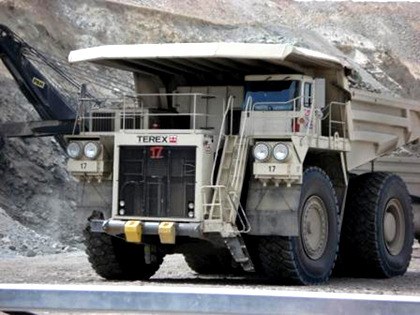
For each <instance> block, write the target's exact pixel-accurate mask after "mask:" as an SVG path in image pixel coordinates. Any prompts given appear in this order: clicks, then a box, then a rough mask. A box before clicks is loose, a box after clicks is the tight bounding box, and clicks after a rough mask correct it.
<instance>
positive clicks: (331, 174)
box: [66, 43, 420, 284]
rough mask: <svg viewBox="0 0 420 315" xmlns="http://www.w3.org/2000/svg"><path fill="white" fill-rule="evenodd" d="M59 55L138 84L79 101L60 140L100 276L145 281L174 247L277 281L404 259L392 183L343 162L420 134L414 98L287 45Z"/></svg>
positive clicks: (376, 272) (215, 266)
mask: <svg viewBox="0 0 420 315" xmlns="http://www.w3.org/2000/svg"><path fill="white" fill-rule="evenodd" d="M69 61H70V62H82V61H89V62H94V63H98V64H102V65H107V66H111V67H116V68H119V69H124V70H127V71H131V72H133V76H134V82H135V91H134V93H133V94H132V95H124V96H122V97H121V98H120V99H109V100H108V102H109V103H110V106H107V107H106V108H101V109H94V108H93V109H91V110H88V108H89V107H90V105H89V104H90V103H91V100H90V99H89V98H87V97H84V98H81V99H80V110H79V113H80V116H79V117H77V119H76V121H77V123H78V124H79V129H80V134H78V135H74V136H67V138H66V139H67V141H68V150H67V151H68V154H69V156H70V159H69V162H68V170H69V171H70V172H71V173H72V174H73V175H74V176H75V177H76V178H78V179H79V180H80V181H83V182H85V183H87V185H86V189H88V193H87V194H86V195H87V197H88V198H87V199H86V200H85V205H83V206H86V207H90V208H92V209H94V210H95V211H93V213H92V216H91V217H90V219H89V224H88V226H87V228H86V230H85V236H86V245H87V253H88V256H89V260H90V262H91V264H92V266H93V268H94V269H95V270H96V272H97V273H98V274H99V275H101V276H102V277H104V278H107V279H132V280H136V279H148V278H149V277H151V276H152V275H153V274H154V273H155V272H156V271H157V270H158V268H159V266H160V264H161V263H162V261H163V257H164V255H166V254H171V253H175V252H180V253H183V254H184V256H185V258H186V261H187V263H188V264H189V266H190V267H191V268H192V269H193V270H195V271H196V272H198V273H237V272H240V273H244V272H245V273H248V272H257V273H258V274H261V275H264V276H265V277H267V279H269V280H270V281H275V282H279V283H295V284H316V283H322V282H325V281H327V280H328V279H329V277H330V276H331V274H332V271H333V269H334V268H335V269H336V270H337V271H340V272H345V273H351V274H363V275H367V276H375V277H392V276H395V275H401V274H403V273H404V272H405V271H406V269H407V267H408V264H409V262H410V258H411V250H412V243H413V233H414V232H413V223H412V222H413V215H412V208H411V199H410V195H409V193H408V191H407V188H406V187H405V184H404V182H403V181H402V180H401V179H400V178H399V177H398V176H396V175H394V174H391V173H386V172H368V173H365V174H363V175H359V176H357V175H356V172H355V170H356V169H357V168H358V167H360V166H361V165H364V164H366V163H368V162H371V161H373V160H375V159H376V158H378V157H379V156H382V155H384V154H387V153H389V152H392V151H393V150H395V149H396V148H398V147H400V146H402V145H403V144H406V143H409V142H412V141H415V140H417V139H418V138H419V135H420V106H419V104H418V103H416V102H414V101H410V100H405V99H399V98H395V97H390V96H385V95H383V94H374V93H370V92H366V91H362V90H357V89H354V88H352V87H351V86H350V85H351V84H350V82H351V81H352V80H351V79H352V75H353V74H354V72H353V71H352V69H351V68H350V67H349V66H347V65H345V64H343V62H341V61H340V60H339V59H337V58H335V57H332V56H328V55H325V54H322V53H319V52H315V51H311V50H307V49H303V48H299V47H293V46H290V45H278V44H244V43H200V44H144V45H114V46H101V47H93V48H88V49H81V50H76V51H72V52H71V53H70V56H69ZM81 126H88V127H87V128H81ZM337 257H338V258H337Z"/></svg>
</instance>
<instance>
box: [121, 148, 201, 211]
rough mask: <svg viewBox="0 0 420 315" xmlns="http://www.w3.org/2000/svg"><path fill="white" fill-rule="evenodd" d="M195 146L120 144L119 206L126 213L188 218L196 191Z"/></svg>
mask: <svg viewBox="0 0 420 315" xmlns="http://www.w3.org/2000/svg"><path fill="white" fill-rule="evenodd" d="M195 149H196V148H195V147H191V146H176V147H168V146H162V147H156V146H135V147H134V146H121V147H120V174H119V175H120V177H119V206H118V208H119V209H120V208H124V211H125V214H124V215H126V216H144V217H173V218H185V217H188V211H189V210H188V203H190V202H194V194H195V151H196V150H195ZM122 200H123V201H124V206H123V207H121V206H120V202H121V201H122Z"/></svg>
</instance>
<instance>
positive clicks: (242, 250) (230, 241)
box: [224, 235, 255, 272]
mask: <svg viewBox="0 0 420 315" xmlns="http://www.w3.org/2000/svg"><path fill="white" fill-rule="evenodd" d="M224 241H225V244H226V246H227V248H228V249H229V251H230V253H231V255H232V257H233V259H234V260H235V261H236V262H237V263H239V264H241V266H242V268H243V269H244V270H245V271H249V272H253V271H255V267H254V264H253V263H252V261H251V257H250V256H249V253H248V250H247V248H246V245H245V243H244V240H243V239H242V236H240V235H237V236H234V237H227V238H225V239H224Z"/></svg>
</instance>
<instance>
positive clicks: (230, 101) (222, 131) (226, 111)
mask: <svg viewBox="0 0 420 315" xmlns="http://www.w3.org/2000/svg"><path fill="white" fill-rule="evenodd" d="M234 100H235V97H234V96H233V95H229V98H228V101H227V105H226V109H225V112H224V113H223V118H222V123H221V124H220V131H219V138H218V139H217V146H216V155H215V157H214V161H213V166H212V170H211V177H210V178H211V183H214V172H215V171H216V162H217V158H218V156H219V149H220V144H221V143H222V133H224V130H225V123H226V117H227V114H228V112H229V109H233V102H234ZM232 116H233V115H232V111H231V118H232ZM230 127H231V133H232V122H231V125H230Z"/></svg>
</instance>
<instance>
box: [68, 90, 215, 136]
mask: <svg viewBox="0 0 420 315" xmlns="http://www.w3.org/2000/svg"><path fill="white" fill-rule="evenodd" d="M149 97H150V98H152V97H155V98H157V97H172V98H176V97H190V98H191V99H190V100H188V105H192V110H191V111H190V112H182V113H178V112H169V111H168V112H159V113H157V112H153V111H152V110H158V109H159V108H149V107H147V106H145V104H147V102H146V101H145V100H143V98H149ZM199 98H206V99H209V98H215V96H213V95H208V94H204V93H140V94H134V95H123V96H122V97H119V98H106V99H101V100H100V101H101V104H102V106H103V107H102V108H95V104H97V103H98V100H97V99H91V98H81V99H80V100H79V101H80V102H79V110H78V114H77V119H76V124H79V125H80V126H86V127H85V128H81V130H86V129H87V130H88V131H92V129H93V128H92V126H93V124H95V121H98V120H109V117H101V116H96V117H95V116H94V115H93V114H94V113H97V114H98V115H100V114H101V113H104V114H105V113H115V117H114V119H115V122H114V126H115V130H114V131H117V130H127V129H145V127H147V128H148V129H150V128H152V126H150V125H149V124H148V122H149V121H150V118H153V117H190V120H191V122H192V123H191V126H190V128H188V129H192V130H196V129H199V128H207V127H208V121H207V119H206V121H205V124H204V125H203V126H198V125H197V118H198V117H206V118H207V117H211V116H214V115H211V114H207V113H206V112H198V110H197V103H198V99H199ZM89 103H90V104H94V105H93V106H90V108H88V106H87V105H88V104H89ZM107 105H111V106H107ZM104 107H105V108H104ZM150 109H152V110H150ZM137 122H139V124H137ZM133 126H134V127H135V128H133ZM117 127H118V128H117ZM75 130H76V128H75Z"/></svg>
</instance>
